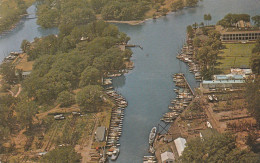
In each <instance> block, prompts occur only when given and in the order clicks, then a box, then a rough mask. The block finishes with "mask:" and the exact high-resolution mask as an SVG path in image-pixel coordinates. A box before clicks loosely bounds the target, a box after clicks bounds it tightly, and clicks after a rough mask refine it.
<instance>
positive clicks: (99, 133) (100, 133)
mask: <svg viewBox="0 0 260 163" xmlns="http://www.w3.org/2000/svg"><path fill="white" fill-rule="evenodd" d="M105 134H106V127H105V126H101V127H98V128H97V130H96V132H95V139H96V141H97V142H102V141H105Z"/></svg>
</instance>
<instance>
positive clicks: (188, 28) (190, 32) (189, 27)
mask: <svg viewBox="0 0 260 163" xmlns="http://www.w3.org/2000/svg"><path fill="white" fill-rule="evenodd" d="M186 31H187V34H188V36H189V37H190V38H193V36H194V33H193V28H192V26H191V25H189V26H187V29H186Z"/></svg>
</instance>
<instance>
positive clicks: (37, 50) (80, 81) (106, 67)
mask: <svg viewBox="0 0 260 163" xmlns="http://www.w3.org/2000/svg"><path fill="white" fill-rule="evenodd" d="M47 2H48V3H49V4H48V3H47ZM65 2H66V3H65ZM55 4H56V5H60V8H58V9H57V10H58V11H59V12H61V15H62V16H61V17H60V15H59V14H60V13H59V14H58V15H57V17H55V16H51V18H52V20H54V19H55V20H56V19H57V20H58V22H55V21H54V23H55V26H56V25H57V26H58V27H59V30H60V32H59V34H58V35H49V36H46V37H43V38H35V39H34V41H33V42H32V43H30V42H29V41H27V40H24V41H23V42H22V44H21V49H22V50H23V51H24V52H26V53H27V54H28V59H29V60H31V61H35V62H34V65H33V70H32V72H31V74H30V75H29V76H28V77H27V78H26V79H24V80H23V81H21V82H20V80H19V77H17V76H15V71H14V67H13V65H11V64H8V63H7V64H3V65H2V68H1V74H2V75H3V79H4V81H5V82H6V84H5V85H7V86H5V90H6V88H8V89H10V88H11V87H10V85H14V84H17V82H20V83H21V87H22V88H23V89H22V92H21V93H20V95H19V96H18V97H17V98H14V97H11V96H5V95H4V96H3V97H2V96H1V97H0V98H1V99H0V102H1V103H0V105H1V106H0V107H1V108H0V111H1V116H0V122H1V123H0V129H1V132H0V136H1V138H0V152H1V153H10V152H11V149H15V148H13V147H12V148H11V147H10V148H9V147H8V148H7V147H3V146H2V142H4V141H7V140H8V139H10V137H9V136H10V134H14V133H16V132H17V131H20V130H22V129H26V132H28V133H31V134H28V135H29V137H33V136H35V135H36V134H35V135H34V134H33V132H36V130H39V129H41V128H48V127H50V126H51V124H50V123H53V118H52V119H51V120H49V119H48V118H46V119H43V120H42V121H41V122H40V123H38V121H37V120H36V119H37V118H36V114H37V113H39V112H42V111H47V110H49V109H51V108H53V107H54V106H57V105H58V104H60V107H69V106H71V105H72V104H75V103H77V104H78V105H79V107H80V109H81V111H83V112H85V111H86V112H98V111H100V110H101V107H102V106H103V105H106V103H104V102H103V89H102V87H101V83H102V78H103V76H105V75H106V74H107V73H108V72H118V71H119V70H122V69H124V68H125V61H129V58H130V57H131V55H132V52H131V51H130V50H128V49H126V50H125V51H121V50H120V49H119V47H118V45H119V44H126V43H127V42H128V41H129V39H130V38H129V37H127V35H126V34H124V33H121V32H119V30H118V28H117V27H116V26H114V25H111V24H108V23H105V22H104V21H96V18H95V13H94V12H93V10H92V9H91V8H89V7H88V5H86V4H89V3H87V1H82V0H78V1H77V0H73V1H72V0H71V1H64V3H59V2H57V3H54V1H51V0H50V1H44V3H42V5H41V6H43V5H45V7H47V8H48V7H49V6H52V5H55ZM40 8H41V7H40ZM60 9H62V10H60ZM40 10H41V9H40ZM54 15H55V14H54ZM39 17H41V16H40V15H39ZM41 20H43V19H40V21H41ZM43 24H45V23H43ZM52 25H54V24H52ZM52 25H47V26H46V27H48V26H52ZM2 88H4V87H2ZM37 133H38V132H37ZM75 134H76V137H75ZM70 136H71V139H68V140H67V138H66V141H65V142H66V144H70V145H72V146H74V145H75V144H76V143H77V140H78V139H79V138H80V133H79V132H77V133H74V132H73V133H71V135H70ZM64 139H65V138H64ZM60 140H63V137H62V138H61V139H60ZM29 148H30V145H27V147H26V149H29ZM64 149H65V148H64ZM60 150H62V151H60ZM60 150H57V151H53V152H50V154H49V155H46V159H47V160H49V161H50V160H53V159H51V158H52V157H53V156H52V155H55V153H60V152H64V151H63V149H62V148H61V149H60ZM65 150H67V149H65ZM68 150H70V149H68ZM65 152H66V151H65ZM72 157H73V159H74V157H75V152H74V151H72ZM57 159H62V158H61V157H57ZM76 159H77V160H78V158H76ZM61 162H62V161H61Z"/></svg>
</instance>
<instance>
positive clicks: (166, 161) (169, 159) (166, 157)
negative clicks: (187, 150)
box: [161, 151, 175, 163]
mask: <svg viewBox="0 0 260 163" xmlns="http://www.w3.org/2000/svg"><path fill="white" fill-rule="evenodd" d="M161 160H162V163H173V162H174V160H175V159H174V155H173V153H172V152H168V151H166V152H164V153H162V154H161Z"/></svg>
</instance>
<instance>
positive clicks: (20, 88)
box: [14, 84, 22, 97]
mask: <svg viewBox="0 0 260 163" xmlns="http://www.w3.org/2000/svg"><path fill="white" fill-rule="evenodd" d="M18 86H19V89H18V92H17V93H16V95H14V97H17V96H19V94H20V93H21V91H22V87H21V84H18Z"/></svg>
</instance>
